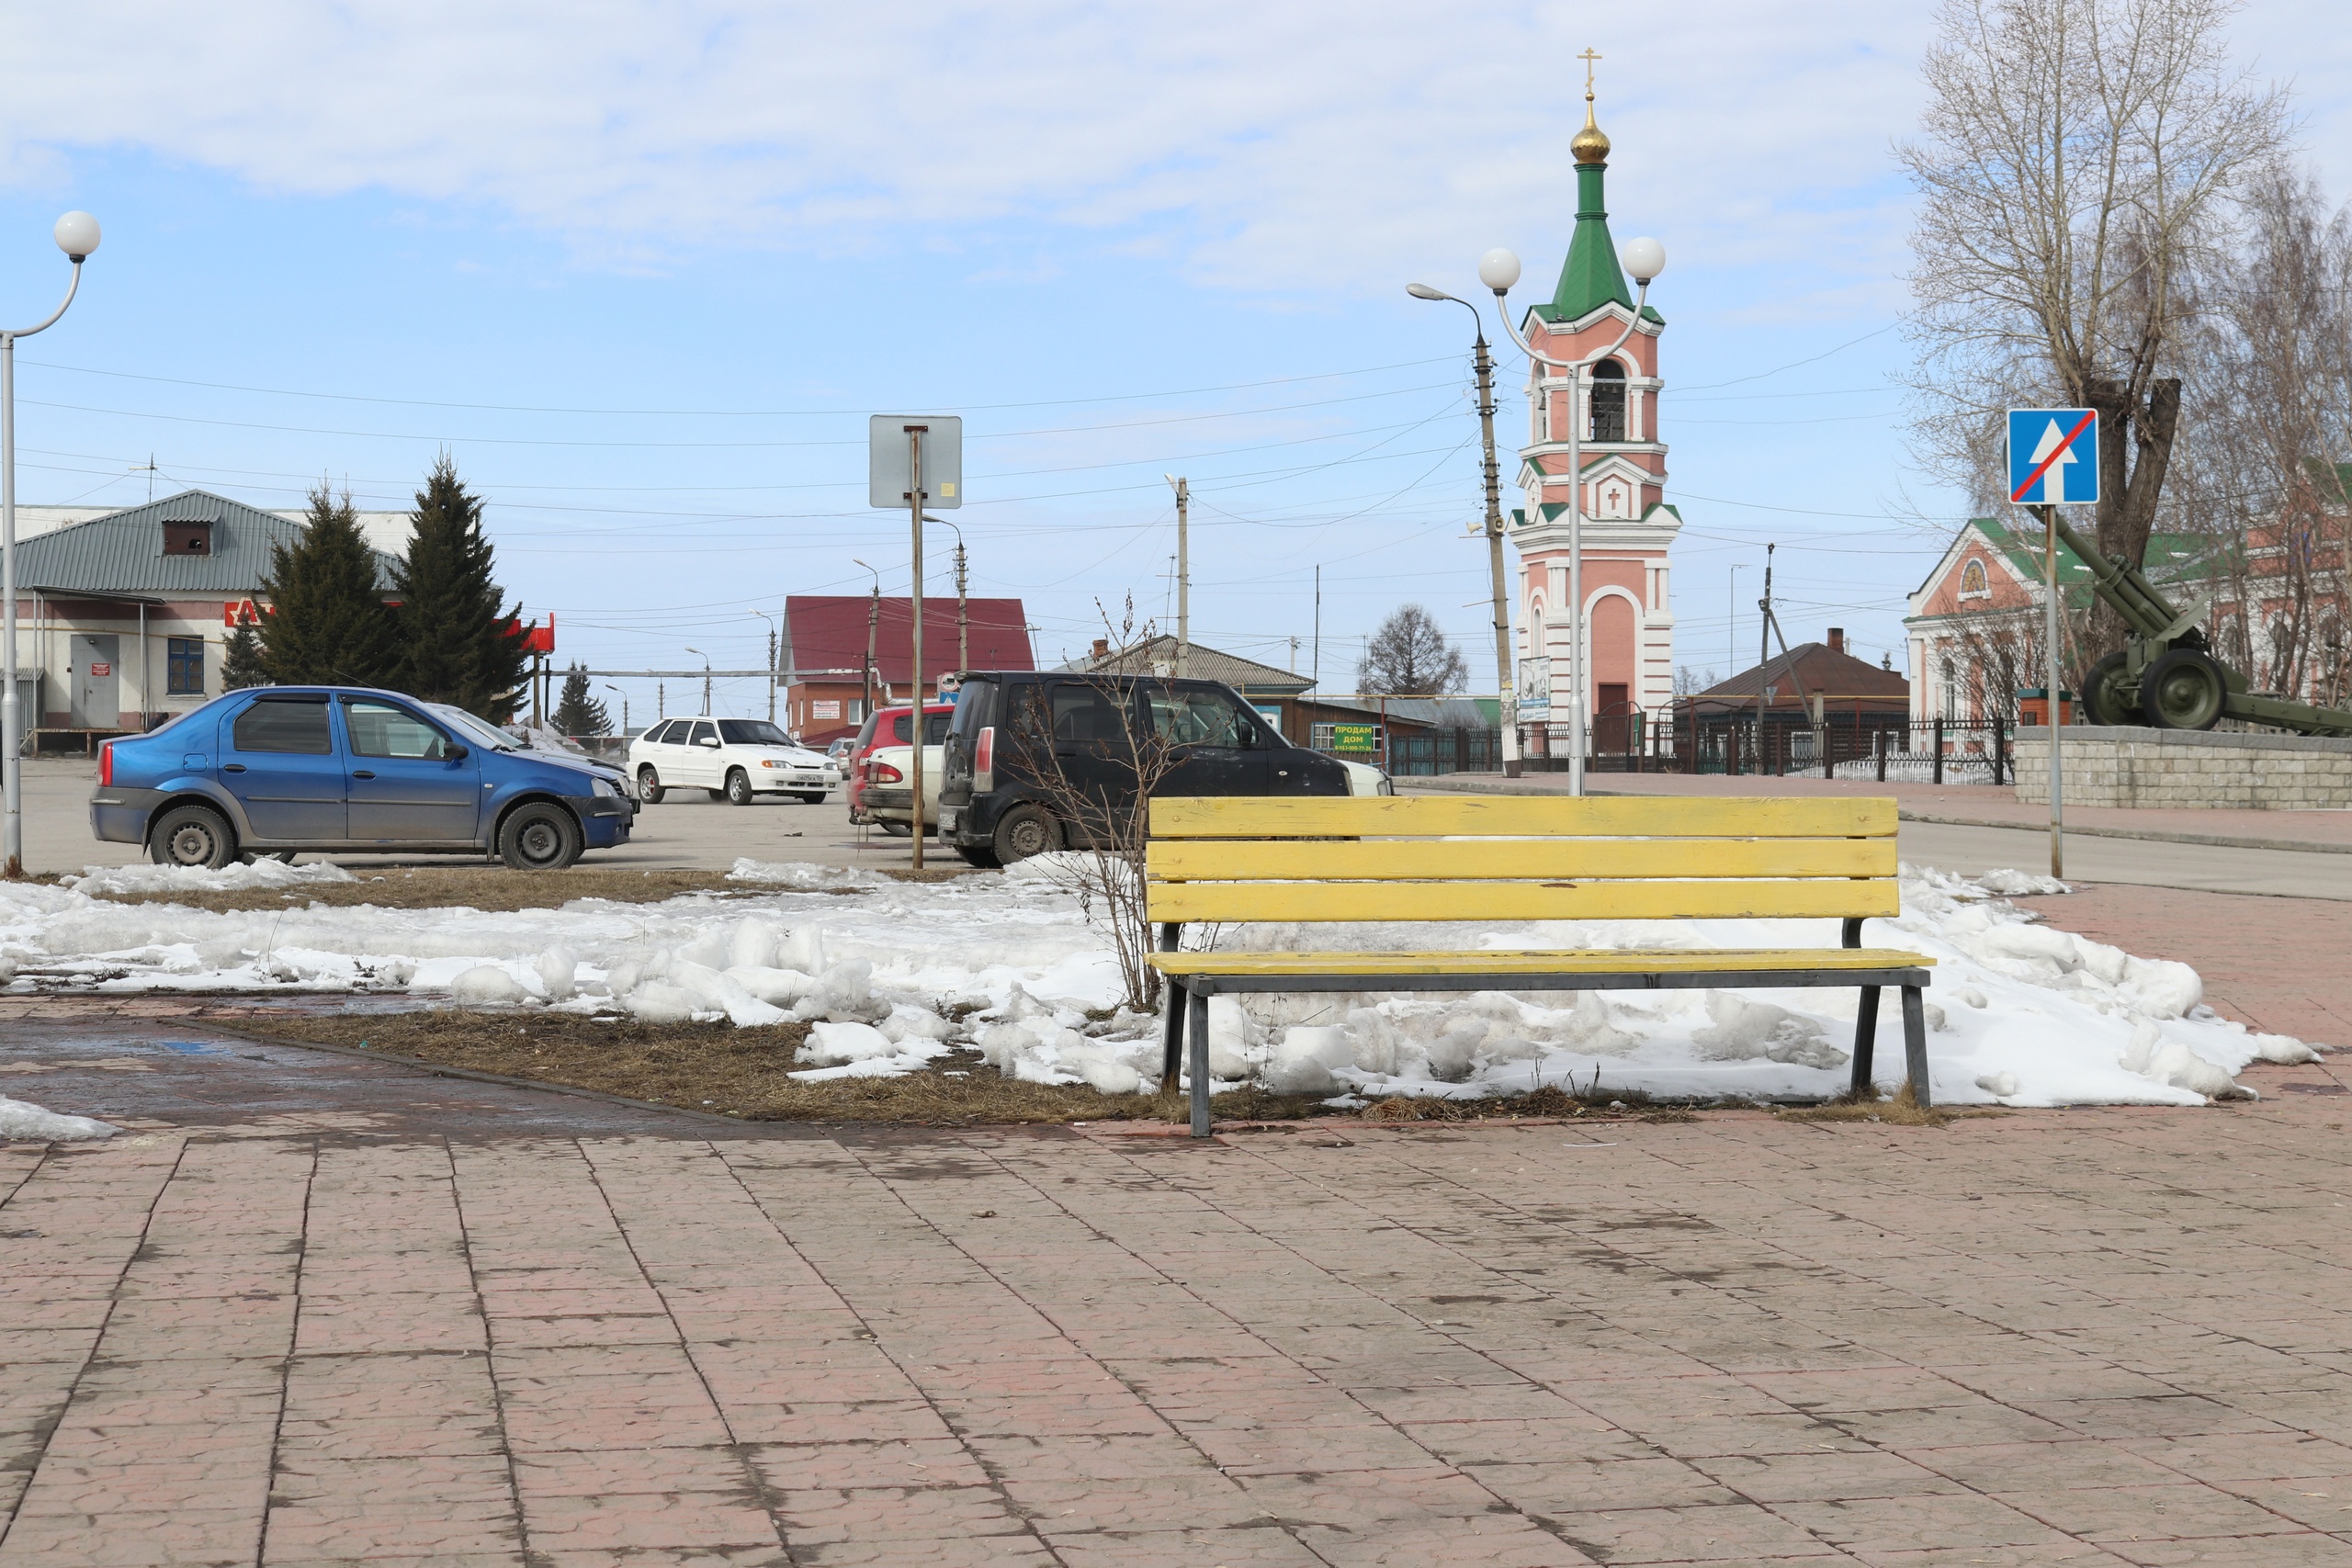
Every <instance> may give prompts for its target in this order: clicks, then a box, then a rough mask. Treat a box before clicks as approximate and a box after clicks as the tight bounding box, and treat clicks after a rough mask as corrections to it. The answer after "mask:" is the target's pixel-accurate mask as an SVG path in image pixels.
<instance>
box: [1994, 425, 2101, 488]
mask: <svg viewBox="0 0 2352 1568" xmlns="http://www.w3.org/2000/svg"><path fill="white" fill-rule="evenodd" d="M2009 499H2010V500H2011V501H2013V502H2018V504H2020V505H2039V506H2090V505H2095V504H2096V503H2097V502H2098V410H2097V409H2011V410H2010V411H2009Z"/></svg>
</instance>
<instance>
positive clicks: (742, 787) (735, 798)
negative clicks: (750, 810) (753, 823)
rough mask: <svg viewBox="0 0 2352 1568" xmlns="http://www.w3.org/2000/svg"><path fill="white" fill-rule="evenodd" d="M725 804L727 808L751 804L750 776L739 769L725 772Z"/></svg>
mask: <svg viewBox="0 0 2352 1568" xmlns="http://www.w3.org/2000/svg"><path fill="white" fill-rule="evenodd" d="M727 804H728V805H729V806H749V805H751V804H752V775H751V774H749V773H745V772H744V771H743V770H742V769H741V768H729V769H728V770H727Z"/></svg>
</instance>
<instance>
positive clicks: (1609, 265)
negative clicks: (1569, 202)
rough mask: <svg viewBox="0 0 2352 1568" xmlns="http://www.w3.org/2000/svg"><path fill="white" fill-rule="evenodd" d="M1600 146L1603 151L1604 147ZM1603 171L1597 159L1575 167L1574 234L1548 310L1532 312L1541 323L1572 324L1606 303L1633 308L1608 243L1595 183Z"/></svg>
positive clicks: (1614, 248)
mask: <svg viewBox="0 0 2352 1568" xmlns="http://www.w3.org/2000/svg"><path fill="white" fill-rule="evenodd" d="M1596 134H1597V133H1596ZM1577 140H1578V141H1583V140H1584V138H1582V137H1578V138H1577ZM1600 145H1601V147H1602V148H1603V149H1604V150H1605V149H1606V148H1607V146H1608V143H1607V142H1606V141H1602V142H1601V143H1600ZM1578 151H1579V152H1582V151H1583V149H1582V148H1579V149H1578ZM1608 169H1609V165H1608V164H1604V163H1601V162H1600V161H1599V160H1597V159H1596V160H1594V161H1593V162H1590V163H1586V162H1584V161H1582V160H1581V159H1579V161H1578V162H1577V227H1576V232H1575V234H1573V235H1572V236H1571V237H1570V238H1569V240H1568V259H1567V260H1566V261H1565V262H1563V263H1562V264H1561V265H1560V286H1559V288H1555V289H1554V290H1553V291H1552V302H1551V304H1550V305H1548V306H1539V307H1537V308H1538V309H1539V310H1542V311H1543V314H1544V320H1545V321H1575V320H1577V318H1578V317H1580V316H1588V315H1590V314H1591V313H1592V312H1593V311H1595V310H1599V309H1600V307H1601V306H1603V305H1606V304H1608V303H1609V302H1610V301H1611V300H1612V299H1613V300H1615V301H1616V302H1617V303H1618V304H1620V305H1623V307H1625V309H1627V310H1632V309H1633V308H1634V296H1633V294H1632V293H1631V291H1629V290H1628V289H1627V288H1626V287H1625V272H1624V269H1623V267H1621V266H1619V265H1617V243H1616V242H1615V241H1614V240H1611V238H1610V237H1609V210H1608V209H1607V208H1606V207H1604V206H1602V205H1601V184H1600V182H1601V177H1602V175H1605V174H1606V173H1607V172H1608Z"/></svg>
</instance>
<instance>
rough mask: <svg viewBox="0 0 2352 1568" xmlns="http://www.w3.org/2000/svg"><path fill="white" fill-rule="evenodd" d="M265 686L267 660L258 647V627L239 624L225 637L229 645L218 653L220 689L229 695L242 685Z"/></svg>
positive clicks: (260, 647)
mask: <svg viewBox="0 0 2352 1568" xmlns="http://www.w3.org/2000/svg"><path fill="white" fill-rule="evenodd" d="M268 683H269V658H268V651H267V650H266V649H264V648H263V647H262V643H261V628H260V627H258V626H254V623H253V622H251V621H240V622H238V623H237V629H236V630H235V631H232V632H231V633H230V634H229V645H228V647H227V648H226V649H223V650H222V652H221V656H220V689H221V690H222V691H226V692H233V691H236V690H238V689H239V688H240V687H243V686H266V685H267V684H268Z"/></svg>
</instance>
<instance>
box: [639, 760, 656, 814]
mask: <svg viewBox="0 0 2352 1568" xmlns="http://www.w3.org/2000/svg"><path fill="white" fill-rule="evenodd" d="M637 797H638V799H639V800H641V801H643V802H645V804H646V805H648V806H659V805H661V804H662V775H661V774H660V773H655V772H654V771H653V764H652V763H650V762H648V763H646V764H645V766H643V767H641V768H639V769H638V770H637Z"/></svg>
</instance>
